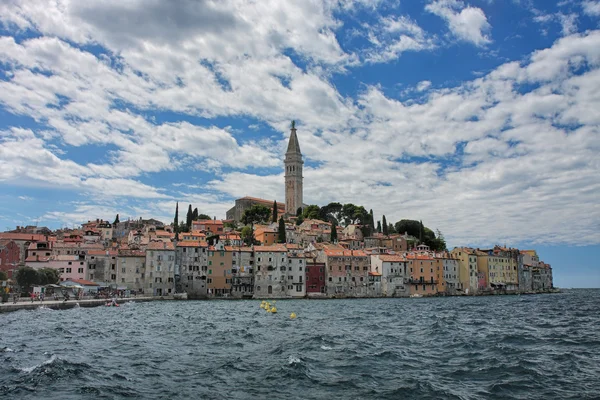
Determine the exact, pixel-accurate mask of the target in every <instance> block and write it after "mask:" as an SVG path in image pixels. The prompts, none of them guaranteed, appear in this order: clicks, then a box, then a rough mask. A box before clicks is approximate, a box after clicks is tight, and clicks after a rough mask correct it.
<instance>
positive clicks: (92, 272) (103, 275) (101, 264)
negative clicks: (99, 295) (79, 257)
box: [85, 250, 119, 282]
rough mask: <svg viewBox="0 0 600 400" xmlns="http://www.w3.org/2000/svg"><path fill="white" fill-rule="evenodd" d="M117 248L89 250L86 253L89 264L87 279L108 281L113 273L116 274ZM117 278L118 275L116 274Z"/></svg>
mask: <svg viewBox="0 0 600 400" xmlns="http://www.w3.org/2000/svg"><path fill="white" fill-rule="evenodd" d="M118 255H119V253H118V251H116V250H89V251H88V252H87V254H86V255H85V261H86V262H87V264H88V274H87V276H86V277H85V279H86V280H90V281H94V282H108V281H109V280H110V276H111V275H112V274H116V272H114V271H116V270H117V256H118ZM115 279H116V276H115Z"/></svg>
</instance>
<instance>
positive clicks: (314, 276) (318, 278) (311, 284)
mask: <svg viewBox="0 0 600 400" xmlns="http://www.w3.org/2000/svg"><path fill="white" fill-rule="evenodd" d="M306 294H307V295H308V297H321V296H322V295H324V294H325V263H322V262H316V259H315V258H312V257H311V258H307V259H306Z"/></svg>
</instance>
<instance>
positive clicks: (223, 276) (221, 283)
mask: <svg viewBox="0 0 600 400" xmlns="http://www.w3.org/2000/svg"><path fill="white" fill-rule="evenodd" d="M232 261H233V253H232V252H231V251H227V250H226V249H225V246H224V244H223V242H221V241H219V243H217V244H216V245H215V246H210V247H209V248H208V274H207V275H206V287H207V289H208V295H209V296H216V297H221V296H224V295H228V294H230V293H231V266H232V265H233V262H232Z"/></svg>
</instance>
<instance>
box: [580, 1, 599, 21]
mask: <svg viewBox="0 0 600 400" xmlns="http://www.w3.org/2000/svg"><path fill="white" fill-rule="evenodd" d="M581 5H582V7H583V12H584V13H585V14H587V15H589V16H594V17H597V16H599V15H600V1H598V0H586V1H584V2H583V3H581Z"/></svg>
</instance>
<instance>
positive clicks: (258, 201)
mask: <svg viewBox="0 0 600 400" xmlns="http://www.w3.org/2000/svg"><path fill="white" fill-rule="evenodd" d="M240 200H252V201H254V202H257V203H261V204H264V205H268V206H270V207H271V208H273V201H271V200H266V199H260V198H258V197H250V196H246V197H242V198H241V199H240ZM277 209H278V210H280V209H281V210H285V204H284V203H280V202H279V201H278V202H277Z"/></svg>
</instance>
